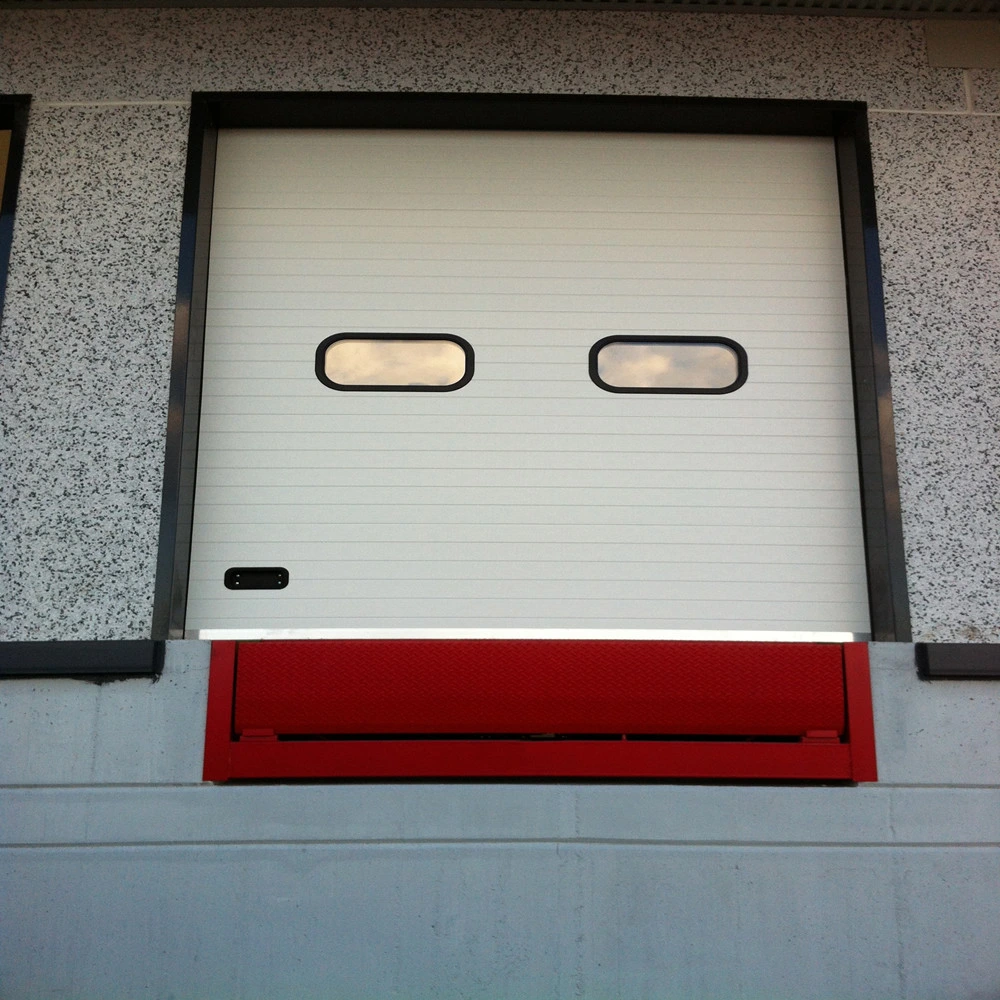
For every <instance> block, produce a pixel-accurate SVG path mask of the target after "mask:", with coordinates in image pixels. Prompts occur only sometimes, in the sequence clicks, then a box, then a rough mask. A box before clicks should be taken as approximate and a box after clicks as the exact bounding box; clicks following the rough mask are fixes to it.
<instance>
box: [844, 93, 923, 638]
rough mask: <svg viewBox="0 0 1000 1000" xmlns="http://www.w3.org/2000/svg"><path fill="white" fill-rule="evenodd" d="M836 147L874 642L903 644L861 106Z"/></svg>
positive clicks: (847, 115) (870, 184) (881, 320)
mask: <svg viewBox="0 0 1000 1000" xmlns="http://www.w3.org/2000/svg"><path fill="white" fill-rule="evenodd" d="M835 147H836V156H837V180H838V185H839V188H840V220H841V231H842V233H843V239H844V271H845V275H846V278H847V316H848V324H849V331H850V338H851V369H852V373H853V378H854V412H855V417H856V429H857V435H858V472H859V475H860V479H861V516H862V521H863V524H864V535H865V559H866V561H867V566H868V603H869V610H870V613H871V622H872V638H873V639H874V640H875V641H876V642H909V641H910V640H911V638H912V636H911V631H910V602H909V595H908V591H907V584H906V554H905V551H904V548H903V516H902V509H901V506H900V500H899V478H898V473H897V467H896V432H895V427H894V422H893V413H892V390H891V388H890V385H889V344H888V340H887V337H886V328H885V310H884V307H883V299H882V262H881V258H880V256H879V246H878V226H877V222H876V216H875V179H874V176H873V174H872V166H871V146H870V144H869V140H868V119H867V115H866V114H865V111H864V108H863V107H861V108H858V107H857V106H852V107H851V108H849V109H847V110H845V112H844V115H843V118H842V119H841V120H840V121H839V122H838V128H837V132H836V136H835Z"/></svg>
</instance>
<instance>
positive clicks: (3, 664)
mask: <svg viewBox="0 0 1000 1000" xmlns="http://www.w3.org/2000/svg"><path fill="white" fill-rule="evenodd" d="M164 645H165V643H163V642H157V641H154V640H151V639H108V640H79V641H67V642H59V641H38V642H2V643H0V678H15V677H76V678H81V679H86V680H115V679H121V678H124V677H156V676H158V675H159V674H160V672H161V671H162V670H163V653H164Z"/></svg>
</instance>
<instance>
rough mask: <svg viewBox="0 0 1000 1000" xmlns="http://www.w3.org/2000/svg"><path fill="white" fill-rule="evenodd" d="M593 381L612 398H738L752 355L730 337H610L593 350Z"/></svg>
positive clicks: (591, 364)
mask: <svg viewBox="0 0 1000 1000" xmlns="http://www.w3.org/2000/svg"><path fill="white" fill-rule="evenodd" d="M590 377H591V378H592V379H593V380H594V382H595V383H596V384H597V385H599V386H600V387H601V388H602V389H606V390H607V391H608V392H703V393H723V392H734V391H735V390H736V389H738V388H739V387H740V386H741V385H743V383H744V382H746V380H747V352H746V351H745V350H743V348H742V347H741V346H740V345H739V344H737V343H736V341H735V340H729V339H728V338H726V337H629V336H615V337H605V338H604V339H603V340H599V341H598V342H597V343H596V344H594V346H593V347H592V348H591V349H590Z"/></svg>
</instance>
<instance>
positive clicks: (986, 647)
mask: <svg viewBox="0 0 1000 1000" xmlns="http://www.w3.org/2000/svg"><path fill="white" fill-rule="evenodd" d="M915 651H916V658H917V673H918V674H919V676H920V677H921V678H923V679H924V680H925V681H929V680H980V681H982V680H1000V643H995V642H918V643H917V644H916V650H915Z"/></svg>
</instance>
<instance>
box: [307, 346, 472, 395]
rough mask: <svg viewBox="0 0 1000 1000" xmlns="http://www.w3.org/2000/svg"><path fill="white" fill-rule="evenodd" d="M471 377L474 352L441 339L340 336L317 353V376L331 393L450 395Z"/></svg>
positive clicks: (468, 347)
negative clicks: (422, 392)
mask: <svg viewBox="0 0 1000 1000" xmlns="http://www.w3.org/2000/svg"><path fill="white" fill-rule="evenodd" d="M472 372H473V352H472V347H471V346H470V345H469V344H468V343H466V342H465V341H464V340H462V339H461V338H459V337H451V336H438V335H436V334H416V333H414V334H404V333H400V334H351V333H338V334H335V335H334V336H332V337H328V338H327V339H326V340H324V341H323V343H321V344H320V345H319V348H318V350H317V352H316V375H317V377H318V378H319V380H320V381H321V382H322V383H323V384H324V385H327V386H329V387H330V388H331V389H369V390H380V389H382V390H402V391H406V390H414V391H420V390H424V391H432V392H449V391H451V390H453V389H458V388H460V387H461V386H463V385H465V384H466V383H467V382H468V381H469V379H471V378H472Z"/></svg>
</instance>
